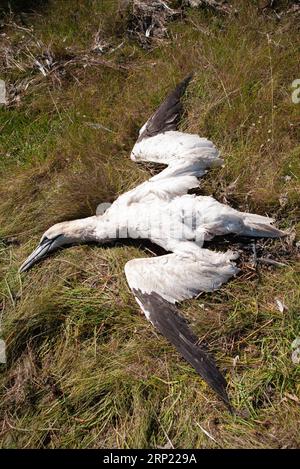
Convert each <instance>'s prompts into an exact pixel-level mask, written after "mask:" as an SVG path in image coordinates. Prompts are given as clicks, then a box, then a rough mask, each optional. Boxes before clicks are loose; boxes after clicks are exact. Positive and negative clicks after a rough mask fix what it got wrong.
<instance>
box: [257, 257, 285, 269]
mask: <svg viewBox="0 0 300 469" xmlns="http://www.w3.org/2000/svg"><path fill="white" fill-rule="evenodd" d="M257 261H258V262H260V263H261V264H267V265H275V266H277V267H288V264H284V263H283V262H278V261H273V260H272V259H268V258H267V257H257Z"/></svg>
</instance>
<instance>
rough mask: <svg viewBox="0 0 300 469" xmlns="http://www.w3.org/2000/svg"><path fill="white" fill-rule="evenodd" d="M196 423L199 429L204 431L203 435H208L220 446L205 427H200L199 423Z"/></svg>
mask: <svg viewBox="0 0 300 469" xmlns="http://www.w3.org/2000/svg"><path fill="white" fill-rule="evenodd" d="M196 425H198V427H199V428H200V430H201V431H202V432H203V433H204V435H206V436H208V438H210V439H211V440H212V441H213V442H214V443H216V445H218V446H219V447H220V448H221V445H220V444H219V443H218V442H217V440H216V439H215V438H214V437H213V436H212V435H211V434H210V433H209V432H208V431H207V430H205V428H203V427H201V425H200V423H198V422H196Z"/></svg>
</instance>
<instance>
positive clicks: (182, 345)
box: [133, 289, 232, 411]
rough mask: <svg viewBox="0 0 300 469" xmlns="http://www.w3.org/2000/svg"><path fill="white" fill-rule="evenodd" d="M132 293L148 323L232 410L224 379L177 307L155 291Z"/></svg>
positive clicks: (135, 291) (136, 291) (134, 291)
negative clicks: (198, 342) (198, 343)
mask: <svg viewBox="0 0 300 469" xmlns="http://www.w3.org/2000/svg"><path fill="white" fill-rule="evenodd" d="M133 293H134V295H135V297H136V299H137V300H138V301H139V303H140V305H141V306H142V307H143V309H144V311H145V314H147V316H148V319H149V321H150V322H151V323H152V324H153V325H154V326H155V327H156V328H157V329H158V330H159V331H160V333H161V334H163V335H164V336H165V337H166V338H167V339H168V340H169V341H170V342H171V343H172V344H173V345H174V346H175V347H176V349H177V350H178V352H179V353H180V354H181V355H182V356H183V358H185V360H187V361H188V362H189V363H190V364H191V365H192V366H193V367H194V368H195V370H196V371H197V373H199V374H200V376H202V378H203V379H204V380H205V381H206V382H207V383H208V384H209V386H210V387H211V388H212V389H213V390H214V391H215V392H216V393H217V394H218V395H219V396H220V398H221V399H222V401H223V402H224V403H225V404H226V406H227V407H228V409H229V410H230V411H232V408H231V405H230V402H229V398H228V395H227V391H226V386H227V383H226V380H225V378H224V376H223V375H222V374H221V372H220V371H219V370H218V368H217V366H216V364H215V362H214V360H213V359H212V358H211V357H210V356H209V355H208V354H207V352H206V351H205V350H204V349H203V348H202V347H200V346H199V345H197V340H198V339H197V337H196V335H195V334H194V333H193V332H192V330H191V329H190V328H189V327H188V324H187V322H186V320H185V319H184V318H183V317H182V316H180V315H179V313H178V310H177V308H176V307H175V306H174V305H173V304H172V303H169V302H168V301H167V300H165V299H164V298H162V297H161V296H160V295H158V294H157V293H155V292H152V293H150V294H149V293H143V292H141V290H136V289H133Z"/></svg>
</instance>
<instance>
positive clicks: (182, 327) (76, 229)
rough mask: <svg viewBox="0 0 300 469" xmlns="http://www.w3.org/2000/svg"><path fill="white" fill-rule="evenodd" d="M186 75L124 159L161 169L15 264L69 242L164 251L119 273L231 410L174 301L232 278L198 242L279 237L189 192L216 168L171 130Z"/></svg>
mask: <svg viewBox="0 0 300 469" xmlns="http://www.w3.org/2000/svg"><path fill="white" fill-rule="evenodd" d="M191 78H192V76H188V77H187V78H186V79H185V80H183V81H182V82H181V83H180V84H179V85H177V87H176V88H175V89H174V90H173V91H172V92H171V93H170V94H169V96H168V97H167V98H166V99H165V101H164V102H163V103H162V104H161V105H160V106H159V108H158V109H157V111H156V112H155V113H154V114H153V115H152V117H151V118H150V119H148V121H147V122H146V123H145V124H144V125H143V127H142V128H141V129H140V131H139V136H138V139H137V141H136V143H135V145H134V147H133V149H132V152H131V159H132V160H133V161H136V162H139V161H142V162H148V161H150V162H153V163H160V164H161V163H163V164H165V165H166V168H165V169H163V170H162V171H161V172H160V173H158V174H156V175H155V176H153V177H151V178H150V179H148V180H147V181H145V182H143V183H142V184H140V185H138V186H137V187H136V188H134V189H133V190H130V191H128V192H126V193H124V194H122V195H121V196H119V197H118V198H117V200H116V201H115V202H114V203H113V204H112V205H110V206H109V208H108V209H107V210H106V211H105V212H104V213H102V214H100V215H95V216H91V217H88V218H84V219H80V220H73V221H65V222H62V223H58V224H56V225H54V226H52V227H51V228H49V229H48V230H47V231H46V232H45V233H44V234H43V236H42V238H41V240H40V243H39V245H38V247H37V248H36V249H35V251H34V252H33V253H32V254H31V255H30V256H29V257H28V258H27V260H26V261H25V262H24V263H23V264H22V266H21V267H20V271H21V272H24V271H25V270H28V269H29V268H31V267H32V266H33V265H34V264H35V263H36V262H38V261H39V260H40V259H42V258H45V257H46V256H48V255H49V254H50V253H51V252H53V251H55V250H56V249H58V248H62V247H65V246H68V245H72V244H75V243H88V242H97V243H99V244H102V245H103V244H105V243H108V242H111V241H112V240H115V239H125V238H139V239H149V240H151V241H152V242H153V243H155V244H157V245H159V246H160V247H162V248H163V249H164V250H165V251H166V254H164V255H161V256H159V257H153V258H149V257H147V258H138V259H132V260H130V261H129V262H127V264H126V265H125V275H126V278H127V282H128V285H129V287H130V289H131V290H132V292H133V294H134V296H135V299H136V301H137V303H138V304H139V306H140V308H141V310H142V311H143V312H144V314H145V316H146V318H147V319H148V320H149V321H150V322H151V323H152V324H153V326H155V327H156V328H157V329H158V330H159V331H160V332H161V334H163V335H164V336H165V337H166V338H167V339H168V340H169V341H170V342H171V343H172V344H173V345H174V346H175V347H176V349H177V350H178V352H179V353H180V354H181V355H182V356H183V357H184V358H185V360H187V361H188V362H189V363H190V364H191V365H192V366H193V367H194V368H195V370H196V371H197V372H198V373H199V374H200V375H201V377H202V378H203V379H204V380H205V381H206V382H207V383H208V384H209V385H210V386H211V388H212V389H213V390H214V391H215V392H216V393H217V394H218V395H219V397H220V398H221V399H222V400H223V402H224V403H225V404H226V406H227V407H228V408H229V409H231V406H230V402H229V397H228V394H227V390H226V386H227V383H226V380H225V378H224V376H223V375H222V374H221V372H220V371H219V369H218V368H217V366H216V364H215V362H214V360H213V358H212V357H211V356H210V355H209V354H208V353H207V351H206V349H205V348H203V347H202V346H201V345H198V344H197V340H198V339H197V337H196V335H195V334H194V333H193V332H192V330H191V329H190V327H189V326H188V323H187V321H186V320H185V319H184V318H183V317H182V316H181V315H180V313H179V311H178V309H177V307H176V303H178V302H180V301H182V300H185V299H188V298H193V297H195V296H197V295H198V294H199V293H200V292H212V291H214V290H216V289H217V288H219V287H220V286H221V285H222V284H223V283H225V282H227V281H228V280H229V279H230V278H231V277H233V276H235V275H236V274H237V273H238V268H237V267H236V265H235V263H234V262H233V261H234V260H235V259H237V257H238V253H235V252H232V251H227V252H217V251H212V250H209V249H207V248H205V246H204V243H205V241H207V240H211V239H212V238H214V237H215V236H220V235H226V234H229V233H235V234H237V235H242V236H251V237H271V238H277V237H280V236H283V235H284V232H282V231H280V230H279V229H277V228H275V227H274V226H272V223H273V221H274V220H273V219H271V218H269V217H266V216H261V215H255V214H252V213H246V212H240V211H237V210H235V209H233V208H231V207H229V206H228V205H224V204H222V203H220V202H218V201H217V200H215V199H214V198H213V197H209V196H196V195H193V194H189V193H188V191H189V190H190V189H194V188H196V187H198V185H199V181H198V178H200V177H201V176H203V175H204V174H205V172H206V171H207V170H208V169H209V168H211V167H213V166H218V165H221V164H223V160H222V159H221V158H220V155H219V152H218V150H217V148H216V147H215V145H214V144H213V143H212V142H211V141H209V140H208V139H206V138H203V137H200V136H199V135H196V134H190V133H186V132H180V131H179V130H178V126H179V122H180V117H181V115H182V110H183V107H182V103H181V98H182V96H183V94H184V92H185V90H186V87H187V85H188V83H189V82H190V80H191Z"/></svg>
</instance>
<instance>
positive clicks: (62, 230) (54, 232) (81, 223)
mask: <svg viewBox="0 0 300 469" xmlns="http://www.w3.org/2000/svg"><path fill="white" fill-rule="evenodd" d="M95 218H96V217H89V218H84V219H82V220H73V221H66V222H62V223H57V224H56V225H53V226H51V228H49V229H48V230H47V231H45V233H44V234H43V236H42V237H41V240H40V242H39V245H38V246H37V248H36V249H35V250H34V251H33V253H32V254H30V256H29V257H28V258H27V259H26V261H25V262H24V263H23V264H22V265H21V267H20V272H25V271H26V270H28V269H30V268H31V267H32V266H33V265H34V264H36V263H37V262H39V261H40V260H41V259H43V258H45V257H47V256H49V254H50V253H51V252H53V251H56V250H57V249H59V248H61V247H64V246H68V245H71V244H80V243H84V242H88V241H93V240H94V225H95V223H94V219H95Z"/></svg>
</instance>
